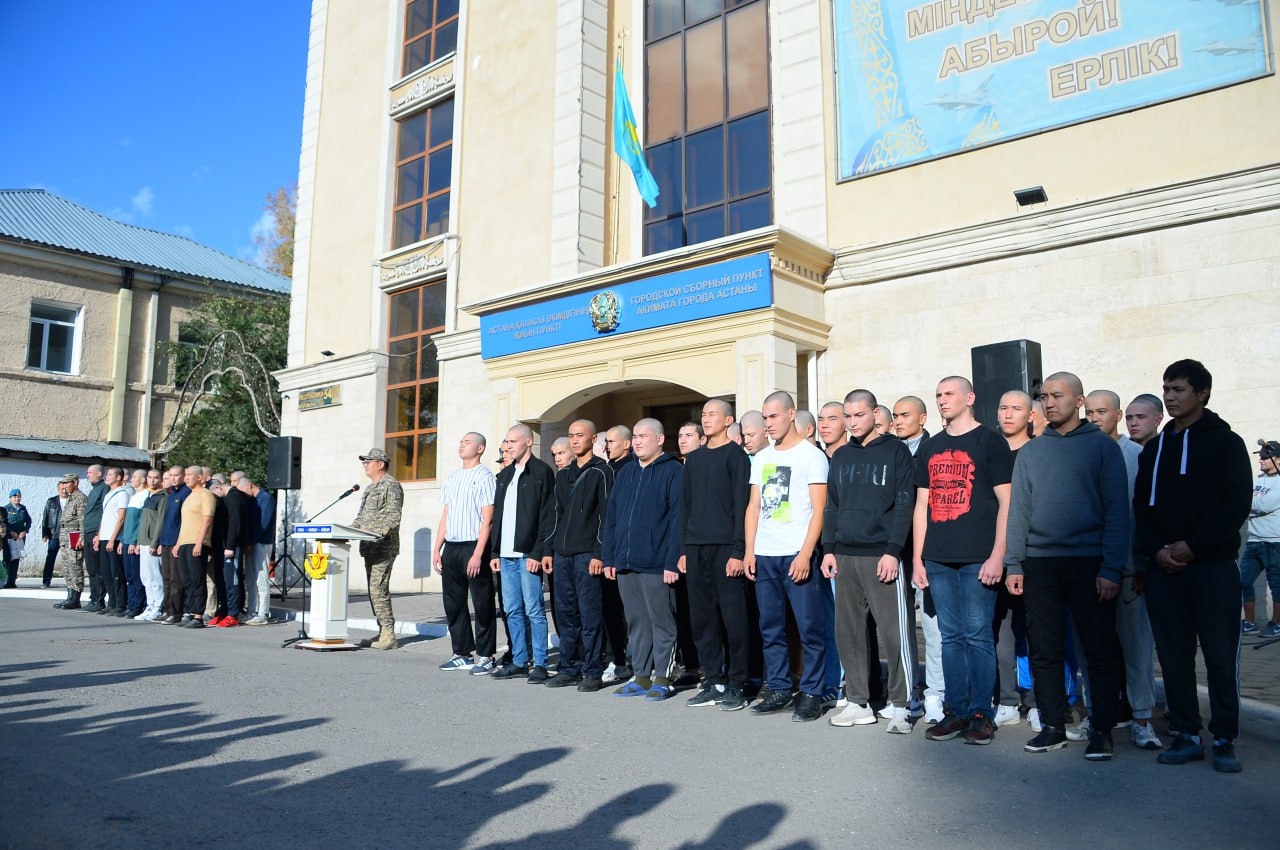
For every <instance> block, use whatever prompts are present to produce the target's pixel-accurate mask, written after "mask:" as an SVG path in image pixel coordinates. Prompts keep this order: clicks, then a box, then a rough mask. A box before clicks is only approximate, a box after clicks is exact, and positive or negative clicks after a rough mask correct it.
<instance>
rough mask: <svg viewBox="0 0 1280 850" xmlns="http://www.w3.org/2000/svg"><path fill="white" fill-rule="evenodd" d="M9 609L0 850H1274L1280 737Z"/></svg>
mask: <svg viewBox="0 0 1280 850" xmlns="http://www.w3.org/2000/svg"><path fill="white" fill-rule="evenodd" d="M296 631H297V626H296V624H295V623H291V622H282V623H280V624H278V625H274V626H267V627H261V628H237V629H205V630H187V629H178V628H173V627H167V626H160V625H150V624H143V623H135V622H132V621H127V620H123V619H116V618H106V617H99V616H95V615H92V614H85V613H80V612H61V611H56V610H54V609H52V608H51V607H50V606H49V602H48V600H36V599H22V598H15V597H12V596H7V597H6V596H0V646H3V647H4V652H3V657H2V658H0V776H3V777H4V782H3V786H4V787H5V789H6V790H5V794H4V796H3V797H2V798H0V812H2V814H0V846H3V847H15V848H28V847H32V848H36V847H39V848H45V847H77V848H79V847H86V848H96V847H104V848H105V847H111V848H119V847H146V846H180V845H187V846H219V847H223V846H227V845H228V843H234V844H235V845H236V846H247V847H266V846H290V847H293V846H296V847H303V848H316V847H371V848H372V847H378V848H385V847H387V846H391V845H394V844H397V843H409V844H412V846H417V847H426V848H455V847H466V848H499V847H554V848H565V847H590V848H606V850H611V848H619V849H620V848H645V849H646V850H648V848H663V847H680V848H817V847H862V846H869V847H881V846H899V845H901V846H911V845H920V844H924V846H943V845H945V846H947V847H948V848H951V847H956V848H963V847H986V848H989V847H993V846H1036V847H1037V848H1042V847H1072V848H1078V847H1080V846H1104V847H1113V846H1131V847H1149V846H1165V847H1197V848H1199V847H1206V846H1212V847H1227V846H1236V847H1247V846H1270V842H1271V841H1272V840H1274V829H1275V827H1274V824H1275V820H1276V816H1277V814H1280V805H1278V804H1277V795H1276V793H1275V786H1276V783H1277V781H1280V746H1277V745H1276V744H1274V743H1271V742H1269V741H1266V740H1263V739H1260V738H1255V737H1249V736H1248V735H1247V734H1246V737H1244V738H1242V739H1241V740H1240V741H1239V743H1238V751H1239V754H1240V756H1241V758H1242V760H1243V762H1244V765H1245V771H1244V773H1242V774H1239V775H1224V774H1218V773H1215V772H1214V771H1213V770H1212V769H1211V768H1210V767H1209V765H1208V763H1201V764H1192V765H1188V766H1185V767H1168V766H1164V765H1159V764H1157V763H1156V762H1155V758H1154V755H1153V754H1151V753H1147V752H1143V751H1139V750H1137V749H1135V748H1133V747H1132V746H1131V745H1130V744H1129V743H1128V741H1127V739H1126V738H1125V737H1123V736H1122V735H1118V736H1117V752H1116V758H1115V760H1114V761H1112V762H1109V763H1103V764H1096V763H1089V762H1086V761H1085V759H1084V750H1083V746H1082V745H1080V744H1072V745H1069V746H1068V747H1067V748H1066V749H1065V750H1061V751H1058V752H1054V753H1048V754H1043V755H1029V754H1026V753H1024V752H1023V751H1022V744H1023V742H1024V741H1025V740H1026V739H1027V738H1028V737H1029V736H1030V734H1031V733H1030V730H1029V729H1028V727H1026V726H1025V725H1022V726H1017V727H1005V728H1002V729H1000V730H999V732H998V733H997V735H996V739H995V741H994V743H993V744H992V745H990V746H987V747H975V746H966V745H964V744H962V743H960V742H958V741H952V742H946V743H935V742H930V741H926V740H925V738H924V736H923V734H922V732H923V729H917V730H916V731H915V733H914V734H912V735H910V736H892V735H887V734H885V733H884V724H883V723H881V724H878V725H876V726H869V727H855V728H852V729H837V728H834V727H831V726H829V725H827V724H826V722H825V720H823V721H819V722H815V723H807V724H802V723H795V722H792V721H791V719H790V716H789V715H780V716H769V717H753V716H750V715H749V714H748V713H747V712H737V713H724V712H720V711H718V710H716V709H707V708H702V709H690V708H687V707H686V706H685V705H684V699H683V697H677V698H674V699H671V700H667V701H665V702H661V703H648V702H644V701H643V700H637V699H620V698H617V697H614V696H612V695H611V694H610V692H609V691H607V690H606V691H602V692H600V693H595V694H582V693H577V692H576V691H573V690H571V689H570V690H568V691H565V690H560V691H557V690H551V689H548V688H543V687H537V686H530V685H527V684H525V683H523V682H520V681H514V682H513V681H494V680H491V679H488V678H482V677H472V676H469V675H466V674H465V673H443V672H440V671H438V670H437V669H436V666H437V665H438V664H439V663H440V662H442V661H444V660H445V659H446V658H448V656H449V654H450V652H449V643H448V640H447V639H440V638H431V637H412V638H409V639H407V640H406V641H405V643H404V645H403V646H402V648H401V649H399V650H396V651H393V652H378V651H374V650H361V651H355V652H342V653H318V652H310V651H305V650H297V649H282V648H281V647H280V642H281V641H282V640H283V639H284V638H286V637H289V636H291V635H292V634H293V633H295V632H296Z"/></svg>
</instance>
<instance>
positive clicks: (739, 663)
mask: <svg viewBox="0 0 1280 850" xmlns="http://www.w3.org/2000/svg"><path fill="white" fill-rule="evenodd" d="M730 549H731V547H730V546H729V545H728V544H721V545H710V546H701V545H696V544H691V545H686V546H685V551H684V554H685V576H684V583H685V587H686V590H687V593H688V596H689V620H690V625H691V626H692V630H693V640H694V643H695V644H696V645H697V647H698V659H699V660H700V661H701V662H702V672H703V674H704V675H705V676H706V679H707V682H709V683H711V684H713V685H729V686H732V687H735V688H740V687H742V686H743V685H744V684H745V683H746V681H747V679H748V673H747V656H748V652H749V644H748V634H749V632H750V631H751V630H752V628H753V625H752V624H751V623H750V621H749V620H748V619H747V594H748V593H749V592H750V588H748V587H747V578H746V577H745V576H732V577H731V576H728V575H726V574H725V565H726V564H727V563H728V562H729V555H730ZM726 650H727V652H726Z"/></svg>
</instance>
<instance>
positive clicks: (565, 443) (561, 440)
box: [551, 437, 569, 451]
mask: <svg viewBox="0 0 1280 850" xmlns="http://www.w3.org/2000/svg"><path fill="white" fill-rule="evenodd" d="M562 447H563V448H566V449H567V448H569V438H568V437H556V438H555V439H554V440H553V441H552V442H551V450H552V451H555V450H556V449H558V448H562Z"/></svg>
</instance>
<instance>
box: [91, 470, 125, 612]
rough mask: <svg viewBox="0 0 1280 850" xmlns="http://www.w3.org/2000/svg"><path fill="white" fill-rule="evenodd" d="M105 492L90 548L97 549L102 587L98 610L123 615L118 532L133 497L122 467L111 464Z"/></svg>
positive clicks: (122, 529) (121, 567) (122, 588)
mask: <svg viewBox="0 0 1280 850" xmlns="http://www.w3.org/2000/svg"><path fill="white" fill-rule="evenodd" d="M103 480H105V481H106V484H107V487H108V492H107V494H106V495H105V496H103V497H102V522H101V524H100V525H99V526H98V539H97V540H95V541H94V543H93V548H94V549H96V550H97V551H98V564H99V569H100V575H101V576H102V577H103V585H104V587H105V588H106V594H107V607H105V608H103V609H102V610H101V611H100V612H98V613H100V614H106V615H107V616H113V617H123V616H124V615H125V613H126V609H127V608H128V605H127V594H128V588H127V586H126V585H125V580H124V558H123V557H122V556H121V554H120V552H119V546H118V545H117V544H118V543H119V542H120V535H121V534H122V533H123V532H124V515H125V512H126V511H127V510H128V508H129V499H131V498H132V497H133V488H132V487H130V486H128V484H127V482H126V480H125V477H124V470H123V469H120V468H119V467H115V466H113V467H111V468H110V469H108V470H107V472H106V475H105V477H104V479H103Z"/></svg>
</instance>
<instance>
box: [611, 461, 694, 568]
mask: <svg viewBox="0 0 1280 850" xmlns="http://www.w3.org/2000/svg"><path fill="white" fill-rule="evenodd" d="M684 472H685V469H684V467H683V466H681V464H680V459H679V458H678V457H677V456H676V454H675V452H666V453H664V454H661V455H658V456H657V457H656V458H654V460H653V462H652V463H650V464H649V465H648V466H641V465H640V464H639V463H628V464H623V465H622V468H621V470H619V472H618V479H617V481H615V482H614V488H613V493H611V494H610V496H609V506H608V509H607V510H606V511H605V521H604V547H603V548H602V550H601V553H602V554H601V560H603V561H604V565H605V566H606V567H617V568H618V569H620V570H631V571H632V572H637V573H656V574H658V575H662V573H663V572H664V571H668V572H675V571H676V564H677V562H678V561H679V560H680V533H679V531H680V494H681V492H682V491H683V489H684V487H683V482H684Z"/></svg>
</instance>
